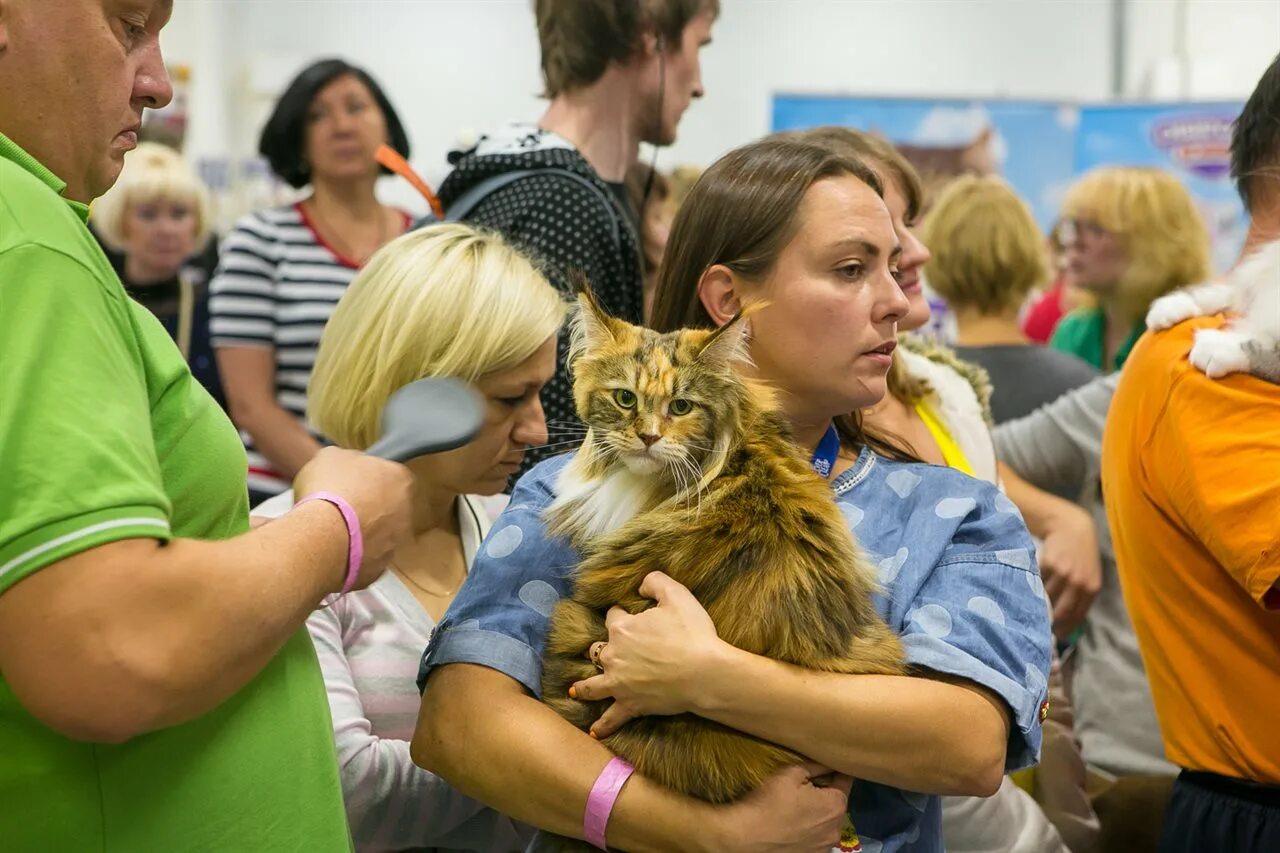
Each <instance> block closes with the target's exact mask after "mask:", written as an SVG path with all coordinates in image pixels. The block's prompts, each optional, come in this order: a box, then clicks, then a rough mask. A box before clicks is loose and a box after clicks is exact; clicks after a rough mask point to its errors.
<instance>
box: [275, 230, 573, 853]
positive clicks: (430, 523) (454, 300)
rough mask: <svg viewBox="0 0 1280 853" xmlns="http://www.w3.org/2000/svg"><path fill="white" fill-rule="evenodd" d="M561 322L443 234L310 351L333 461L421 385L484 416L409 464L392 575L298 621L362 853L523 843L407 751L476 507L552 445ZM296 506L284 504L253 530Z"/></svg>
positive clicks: (374, 286) (480, 527)
mask: <svg viewBox="0 0 1280 853" xmlns="http://www.w3.org/2000/svg"><path fill="white" fill-rule="evenodd" d="M564 311H565V306H564V304H563V302H562V301H561V299H560V297H559V296H558V295H557V293H556V291H555V290H554V289H553V288H552V287H551V285H550V284H548V283H547V281H546V280H545V279H544V278H543V277H542V275H541V274H540V273H539V272H538V271H537V270H536V269H535V268H534V266H533V265H532V264H531V263H530V262H529V261H528V260H527V259H526V258H525V257H524V256H523V255H520V254H518V253H517V252H516V251H515V250H513V249H512V248H511V247H510V246H508V245H507V243H506V242H505V241H504V240H503V239H502V238H501V237H499V236H497V235H496V234H492V233H488V232H483V231H477V230H476V229H474V228H471V227H469V226H466V225H461V224H442V225H435V226H431V227H429V228H425V229H422V230H420V231H415V232H412V233H410V234H406V235H404V236H402V237H400V238H398V239H396V240H394V241H392V242H391V243H389V244H388V245H387V246H386V247H385V248H383V249H381V250H380V251H379V252H378V253H377V254H375V255H374V256H373V258H372V259H371V260H370V262H369V264H368V266H366V267H365V269H364V270H363V271H361V273H360V274H359V275H358V276H357V277H356V278H355V280H354V281H352V283H351V285H350V287H349V288H348V289H347V292H346V293H345V294H344V295H343V297H342V299H341V300H340V301H339V302H338V306H337V308H336V309H335V311H334V314H333V317H332V318H331V319H330V320H329V324H328V325H327V326H326V328H325V331H324V334H323V336H322V337H321V339H320V348H319V353H318V355H317V358H316V367H315V372H314V373H313V375H312V379H311V387H310V397H309V400H310V403H309V412H308V414H309V416H310V417H311V418H312V420H313V421H314V422H315V424H316V425H317V426H318V427H319V428H320V430H322V431H323V432H324V434H325V435H327V436H329V437H330V438H332V439H333V440H334V441H335V442H337V443H338V444H339V445H341V446H343V447H348V448H355V449H363V448H365V447H368V446H369V445H370V444H372V443H373V441H374V439H375V438H377V436H378V427H379V423H378V420H379V412H380V411H381V409H382V407H383V404H384V403H385V402H386V400H387V398H388V397H389V396H390V395H391V394H392V392H394V391H395V390H396V389H398V388H400V387H401V386H403V385H405V384H407V383H409V382H411V381H413V380H415V379H418V378H421V377H424V376H457V377H461V378H463V379H466V380H467V381H469V382H471V383H473V384H474V385H475V386H476V387H477V388H478V389H479V390H480V391H481V392H482V393H483V394H484V396H485V397H486V399H487V400H488V419H487V421H486V424H485V426H484V428H483V430H482V431H481V433H480V435H479V436H478V437H477V438H476V439H475V440H474V441H473V442H471V443H470V444H469V445H467V446H465V447H462V448H460V449H458V450H454V451H451V452H449V453H441V454H437V455H434V456H427V457H422V458H419V459H415V460H411V461H410V462H409V463H408V467H409V469H410V470H411V471H412V472H413V474H414V477H415V479H416V481H417V490H416V497H415V504H414V512H413V522H414V537H413V538H412V539H411V540H410V541H409V542H406V543H405V544H404V545H402V546H401V547H400V548H399V549H397V550H396V551H395V553H394V554H393V555H392V558H391V567H390V571H388V572H387V573H386V574H385V575H383V576H382V577H381V578H380V579H379V580H378V581H377V582H375V583H374V584H372V585H371V586H370V587H369V588H368V589H366V590H363V591H361V592H358V593H353V594H350V595H347V596H346V597H345V598H342V599H340V600H338V601H336V602H334V603H333V604H332V605H331V606H330V607H327V608H322V609H320V610H317V611H316V612H315V613H314V614H313V615H312V616H311V618H310V619H309V620H308V624H307V627H308V628H309V630H310V631H311V636H312V639H313V640H314V642H315V646H316V651H317V653H318V654H319V657H320V664H321V668H322V670H323V671H324V678H325V686H326V688H327V691H328V694H329V705H330V708H331V710H332V713H333V725H334V731H335V737H336V742H337V750H338V762H339V765H340V767H341V771H342V787H343V793H344V796H345V799H346V807H347V814H348V817H349V818H350V821H351V831H352V835H353V837H354V839H355V842H356V847H357V848H358V849H359V850H361V851H375V850H406V849H419V848H432V849H437V850H480V851H503V850H519V849H523V847H524V845H525V843H526V842H527V841H528V839H529V837H530V833H528V832H526V830H525V829H524V828H523V827H522V826H519V825H516V824H514V823H513V822H512V821H510V820H509V819H507V818H505V817H503V816H501V815H499V814H497V813H496V812H493V811H491V810H489V809H486V808H484V807H483V806H482V805H481V804H480V803H478V802H475V801H474V800H471V799H468V798H467V797H464V796H463V795H462V794H460V793H458V792H457V791H456V790H454V789H453V788H451V787H450V786H449V785H448V784H447V783H445V782H444V781H443V780H441V779H440V778H438V777H437V776H435V775H433V774H431V773H428V772H426V771H425V770H421V769H419V768H417V767H415V766H414V764H413V762H412V761H411V760H410V758H409V741H410V739H411V738H412V736H413V729H414V724H415V721H416V719H417V715H418V705H419V700H418V691H417V689H416V688H415V686H414V680H415V678H416V676H417V672H418V659H419V657H420V656H421V654H422V650H423V649H424V648H425V647H426V645H427V641H428V639H429V638H430V636H431V632H432V630H433V629H434V628H435V625H436V622H438V621H439V620H440V618H441V616H443V615H444V612H445V610H446V609H447V608H448V606H449V603H450V602H451V601H452V600H453V597H454V595H455V594H456V593H457V591H458V588H459V587H461V586H462V582H463V580H464V579H465V578H466V576H467V569H468V566H469V565H470V564H471V561H472V559H473V558H474V556H475V553H476V550H477V549H478V548H479V547H480V543H481V542H482V541H483V539H484V537H485V534H486V533H487V532H488V527H489V522H488V518H487V516H486V513H485V511H484V508H483V506H482V505H481V503H480V500H479V498H478V497H477V496H481V495H494V494H498V493H500V492H501V491H502V490H503V488H504V487H505V486H506V483H507V478H508V477H509V476H510V475H511V474H513V473H515V471H516V470H518V469H519V467H520V462H521V460H522V458H523V457H524V452H525V449H526V448H528V447H530V446H533V445H541V444H543V443H545V442H546V440H547V439H546V422H545V420H544V419H543V414H542V406H541V403H540V402H539V398H538V392H539V391H541V390H542V387H543V385H545V384H546V382H547V380H548V379H550V377H551V375H552V373H553V372H554V371H555V342H556V333H557V331H558V330H559V328H560V324H561V322H562V320H563V318H564ZM291 503H292V494H291V493H289V492H286V493H284V494H282V495H279V496H277V497H276V498H273V499H272V500H270V501H268V502H267V503H265V504H263V505H262V506H261V507H259V508H258V510H257V514H259V515H266V516H272V515H276V514H279V513H281V512H283V511H285V510H287V509H288V508H289V506H290V505H291ZM500 544H501V543H497V542H495V543H490V546H489V547H490V548H491V549H492V548H496V547H500Z"/></svg>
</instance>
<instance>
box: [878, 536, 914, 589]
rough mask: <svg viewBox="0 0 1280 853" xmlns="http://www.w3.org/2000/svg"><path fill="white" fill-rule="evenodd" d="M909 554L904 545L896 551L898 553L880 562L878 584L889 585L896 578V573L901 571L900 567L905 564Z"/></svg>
mask: <svg viewBox="0 0 1280 853" xmlns="http://www.w3.org/2000/svg"><path fill="white" fill-rule="evenodd" d="M910 554H911V552H910V551H908V550H907V547H906V546H905V545H904V546H902V547H901V548H899V549H898V553H896V554H894V555H893V556H892V557H885V558H884V559H883V560H881V561H880V583H883V584H891V583H893V581H894V579H895V578H896V577H897V576H898V572H900V571H902V567H903V565H904V564H906V562H907V557H908V556H910Z"/></svg>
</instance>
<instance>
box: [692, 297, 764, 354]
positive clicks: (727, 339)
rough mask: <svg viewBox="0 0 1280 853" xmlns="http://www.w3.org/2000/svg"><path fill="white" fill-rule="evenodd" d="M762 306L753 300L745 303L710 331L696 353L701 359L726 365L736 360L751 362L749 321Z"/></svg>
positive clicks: (762, 304)
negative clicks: (731, 316) (731, 317)
mask: <svg viewBox="0 0 1280 853" xmlns="http://www.w3.org/2000/svg"><path fill="white" fill-rule="evenodd" d="M763 307H764V303H761V302H753V303H752V304H750V305H747V306H746V307H744V308H743V309H742V310H740V311H739V312H738V313H737V314H734V315H733V319H731V320H729V322H727V323H725V324H724V325H723V326H721V327H720V328H718V329H716V330H715V331H714V332H712V333H711V334H710V335H709V336H708V337H707V339H706V341H704V342H703V344H702V349H701V350H700V351H699V353H698V357H699V358H701V359H708V360H711V361H715V362H717V363H719V364H722V365H725V366H728V365H731V364H734V363H737V362H741V363H743V364H750V363H751V350H750V343H751V323H750V318H751V316H752V315H753V314H756V313H757V312H758V311H760V309H761V308H763Z"/></svg>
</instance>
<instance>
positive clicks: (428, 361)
mask: <svg viewBox="0 0 1280 853" xmlns="http://www.w3.org/2000/svg"><path fill="white" fill-rule="evenodd" d="M566 308H567V305H566V303H565V302H564V300H563V299H561V298H560V295H559V293H557V292H556V290H555V288H553V287H552V286H551V285H550V284H549V283H548V282H547V279H546V278H545V277H544V276H543V275H542V273H541V272H539V271H538V269H537V268H536V267H535V266H534V264H533V262H532V261H530V260H529V259H528V258H526V257H525V256H524V255H522V254H520V253H519V252H517V251H516V250H515V249H513V248H512V247H511V246H510V245H508V243H507V242H506V241H505V240H504V239H503V238H502V237H500V236H498V235H497V234H495V233H493V232H490V231H481V230H478V229H476V228H473V227H471V226H469V225H463V224H461V223H442V224H439V225H431V226H429V227H426V228H421V229H419V230H417V231H411V232H409V233H408V234H404V235H402V236H400V237H398V238H396V239H395V240H392V241H391V242H390V243H388V244H387V245H385V246H383V247H382V248H381V249H379V250H378V251H377V252H376V253H375V254H374V256H373V257H372V258H371V259H370V260H369V262H368V264H367V265H366V266H365V267H364V269H362V270H361V271H360V273H359V274H358V275H357V276H356V277H355V279H354V280H353V281H352V282H351V284H350V285H349V286H348V287H347V290H346V292H345V293H344V294H343V296H342V299H340V300H339V301H338V306H337V308H336V309H334V312H333V316H332V317H330V318H329V322H328V323H327V324H326V325H325V328H324V332H323V334H322V335H321V336H320V348H319V351H318V352H317V354H316V364H315V369H314V370H313V371H312V374H311V382H310V385H309V387H308V390H307V401H308V402H307V406H308V410H307V414H308V416H309V418H310V420H311V422H312V423H313V424H314V425H315V427H316V428H317V429H318V430H320V432H321V433H323V434H324V435H325V436H327V437H328V438H330V439H331V440H333V441H335V442H337V443H338V444H339V445H341V446H343V447H348V448H353V449H356V450H363V449H365V448H366V447H368V446H369V445H371V444H373V442H374V440H376V439H377V437H378V435H379V429H380V426H381V418H382V408H383V406H384V405H385V404H386V402H387V399H388V398H389V397H390V396H391V395H392V393H394V392H395V391H397V390H398V389H400V388H401V387H403V386H405V385H407V384H409V383H410V382H412V381H414V380H415V379H421V378H423V377H427V376H456V377H459V378H461V379H464V380H467V381H469V382H474V381H475V380H477V379H479V378H481V377H482V376H485V375H488V374H490V373H496V372H498V371H502V370H509V369H510V368H513V367H515V366H516V365H518V364H520V363H521V362H522V361H525V360H526V359H528V358H529V357H530V356H532V355H533V354H534V353H535V352H537V350H538V348H539V347H541V346H542V345H543V344H544V343H546V341H547V339H548V338H550V337H552V336H553V335H555V334H556V332H557V331H558V330H559V328H560V324H561V323H562V322H563V321H564V317H565V312H566Z"/></svg>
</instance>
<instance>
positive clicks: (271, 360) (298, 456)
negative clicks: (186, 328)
mask: <svg viewBox="0 0 1280 853" xmlns="http://www.w3.org/2000/svg"><path fill="white" fill-rule="evenodd" d="M214 352H215V356H216V358H217V361H218V372H219V374H220V375H221V376H222V387H223V390H224V391H225V392H226V396H227V404H228V405H229V406H230V408H231V419H232V420H233V421H235V424H236V426H238V427H239V428H240V429H242V430H244V431H245V432H247V433H249V435H250V436H251V437H252V438H253V444H254V447H255V448H256V449H257V450H258V452H259V453H261V454H262V455H263V456H265V457H266V458H267V461H268V462H270V463H271V465H272V467H273V468H275V470H276V471H278V472H279V473H280V474H282V475H284V476H285V477H288V478H289V479H293V478H294V477H296V476H297V474H298V472H299V471H300V470H302V466H303V465H306V464H307V463H308V462H310V461H311V457H313V456H315V455H316V454H317V453H318V452H319V451H320V443H319V442H317V441H316V440H315V439H314V438H312V436H311V433H309V432H307V429H306V427H305V426H304V425H303V423H302V421H301V420H300V419H299V418H298V417H297V416H296V415H294V414H292V413H291V412H289V411H287V410H286V409H285V408H284V407H282V406H281V405H280V403H279V402H278V401H277V400H276V361H275V352H274V350H272V349H271V348H270V347H259V346H239V345H229V346H220V347H218V348H217V349H216V350H215V351H214Z"/></svg>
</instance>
